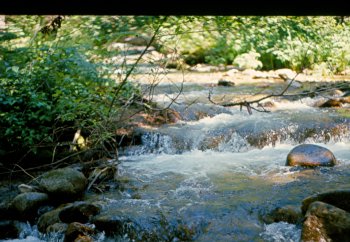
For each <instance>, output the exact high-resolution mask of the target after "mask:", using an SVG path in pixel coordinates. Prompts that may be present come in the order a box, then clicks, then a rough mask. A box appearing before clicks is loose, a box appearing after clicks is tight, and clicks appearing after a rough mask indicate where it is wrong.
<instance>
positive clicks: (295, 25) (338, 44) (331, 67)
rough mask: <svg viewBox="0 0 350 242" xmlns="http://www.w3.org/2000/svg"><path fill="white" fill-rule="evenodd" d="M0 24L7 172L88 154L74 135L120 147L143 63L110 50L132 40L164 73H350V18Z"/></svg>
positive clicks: (2, 146)
mask: <svg viewBox="0 0 350 242" xmlns="http://www.w3.org/2000/svg"><path fill="white" fill-rule="evenodd" d="M0 22H1V23H0V28H1V29H0V157H2V159H1V160H2V161H1V162H4V163H5V162H9V163H11V162H18V161H19V160H23V159H24V157H27V158H28V157H32V158H33V157H34V158H35V159H38V157H39V156H42V157H44V158H43V159H44V160H45V159H46V162H53V161H55V159H62V157H64V156H68V155H69V154H70V152H72V151H74V152H76V151H77V150H79V149H82V144H80V146H79V143H72V140H73V137H74V134H76V132H77V131H79V132H82V133H84V136H85V137H88V140H84V146H85V147H89V148H91V147H104V148H105V149H109V148H108V147H107V148H106V144H108V145H109V146H113V147H114V148H118V142H117V141H116V139H115V135H116V133H115V131H116V129H118V128H120V127H123V125H125V121H122V120H123V119H122V116H123V115H126V114H125V110H126V109H127V108H130V107H131V106H137V105H139V106H140V103H141V104H142V103H143V102H144V100H143V96H142V93H141V91H140V87H139V86H137V85H135V84H134V83H133V82H132V81H131V80H129V75H130V73H131V72H133V71H135V70H136V69H135V66H136V65H137V64H138V61H136V63H134V64H128V63H127V62H126V61H123V58H122V57H120V59H121V60H119V62H118V63H119V64H116V63H115V61H111V60H113V57H115V56H117V55H119V56H120V53H121V52H123V51H124V52H125V56H126V55H128V54H130V51H129V52H126V50H123V49H120V48H114V47H113V46H115V44H116V43H125V42H126V41H127V40H130V38H133V40H134V41H136V42H137V41H138V42H140V43H136V42H135V43H134V44H137V45H144V46H146V49H147V48H150V47H152V48H154V49H155V50H156V51H157V52H159V53H161V54H162V55H163V56H164V58H163V59H162V62H159V63H157V64H158V65H160V66H163V67H164V68H174V69H178V70H182V71H184V70H187V69H189V68H190V67H191V66H194V65H197V64H210V65H219V66H222V67H223V68H225V67H227V66H234V67H235V68H238V69H256V70H273V69H280V68H289V69H292V70H294V71H297V72H308V73H319V74H321V75H325V76H327V75H328V76H329V75H333V74H346V73H348V72H349V65H350V41H349V40H350V23H349V21H348V19H347V17H336V16H317V17H315V16H314V17H293V16H290V17H287V16H274V17H268V16H265V17H259V16H252V17H242V16H183V17H181V16H168V17H164V16H2V18H1V21H0ZM144 53H145V52H141V53H140V57H142V55H143V54H144ZM125 59H126V57H125ZM140 59H141V58H140ZM144 62H149V63H150V64H153V63H151V62H152V60H145V61H144ZM146 107H149V105H147V106H145V105H143V106H142V105H141V108H143V109H147V108H146ZM72 145H73V146H75V147H74V148H73V149H72ZM45 154H47V155H45ZM55 154H57V155H55ZM58 154H60V155H58ZM63 154H64V155H63ZM47 157H50V159H48V160H47ZM28 160H30V162H33V159H28ZM39 160H40V159H39Z"/></svg>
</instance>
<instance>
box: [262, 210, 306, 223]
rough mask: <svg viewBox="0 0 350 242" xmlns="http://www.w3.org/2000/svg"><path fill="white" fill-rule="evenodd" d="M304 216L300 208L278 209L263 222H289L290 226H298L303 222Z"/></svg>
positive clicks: (265, 217) (266, 216)
mask: <svg viewBox="0 0 350 242" xmlns="http://www.w3.org/2000/svg"><path fill="white" fill-rule="evenodd" d="M302 218H303V216H302V214H301V211H300V208H299V209H298V208H296V207H293V206H285V207H278V208H275V209H274V210H272V211H271V212H270V213H268V214H267V215H265V216H264V218H263V221H264V222H265V223H267V224H271V223H277V222H287V223H290V224H297V223H299V222H301V220H302Z"/></svg>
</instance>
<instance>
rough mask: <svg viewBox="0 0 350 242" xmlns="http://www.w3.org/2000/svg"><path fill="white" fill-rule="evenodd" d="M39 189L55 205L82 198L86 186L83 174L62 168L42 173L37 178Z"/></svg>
mask: <svg viewBox="0 0 350 242" xmlns="http://www.w3.org/2000/svg"><path fill="white" fill-rule="evenodd" d="M38 183H39V187H40V188H41V189H42V190H43V191H45V192H46V193H47V194H49V196H50V198H52V200H54V201H55V202H57V203H62V202H71V201H74V200H77V199H79V198H81V197H82V195H83V194H84V191H85V188H86V186H87V179H86V177H85V176H84V174H83V173H81V172H79V171H77V170H74V169H72V168H62V169H57V170H53V171H49V172H46V173H44V174H43V175H42V176H40V177H39V178H38Z"/></svg>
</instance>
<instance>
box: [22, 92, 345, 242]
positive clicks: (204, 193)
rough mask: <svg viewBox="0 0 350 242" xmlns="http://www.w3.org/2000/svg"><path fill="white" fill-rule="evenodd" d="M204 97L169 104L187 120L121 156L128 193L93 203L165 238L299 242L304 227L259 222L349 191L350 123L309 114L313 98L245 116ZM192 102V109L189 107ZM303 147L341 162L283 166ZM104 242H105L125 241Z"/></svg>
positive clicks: (328, 112) (319, 112)
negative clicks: (317, 197) (315, 198)
mask: <svg viewBox="0 0 350 242" xmlns="http://www.w3.org/2000/svg"><path fill="white" fill-rule="evenodd" d="M237 89H238V90H237ZM157 90H158V92H155V93H153V95H154V96H153V97H154V98H155V100H157V101H158V102H159V103H163V102H164V105H166V104H167V103H168V102H169V99H167V97H169V96H170V97H171V96H172V95H175V91H174V90H173V89H171V87H170V86H159V88H158V89H157ZM256 91H257V90H256V89H254V87H249V86H242V88H241V89H239V88H237V87H234V88H221V87H218V88H217V89H215V90H214V94H216V98H217V99H218V98H220V97H223V96H225V97H228V96H229V95H232V94H234V93H235V92H237V93H238V92H245V93H247V92H248V93H254V92H256ZM215 92H216V93H215ZM207 96H208V88H206V87H205V86H200V85H192V86H191V85H189V86H187V87H185V88H184V92H183V94H182V95H181V96H180V97H179V98H178V100H177V102H176V103H174V104H173V107H174V108H175V109H176V110H178V111H179V112H180V114H181V115H182V117H183V121H179V122H177V123H176V124H173V125H164V126H162V127H160V128H159V129H156V130H154V129H153V130H148V131H144V134H143V136H142V145H139V146H135V147H130V148H129V149H126V150H124V151H123V152H122V155H121V157H120V160H121V161H122V162H121V164H120V166H119V175H120V177H123V178H125V179H126V180H127V182H126V185H125V186H124V189H123V192H118V193H117V192H113V191H111V192H106V193H105V194H103V195H99V196H97V197H96V196H95V197H92V198H90V199H91V200H101V201H103V202H104V206H105V207H104V210H105V211H107V212H108V211H113V210H115V209H117V210H120V211H123V212H124V213H125V214H128V216H131V217H132V218H133V220H134V221H135V222H136V223H137V224H138V225H139V226H140V227H141V228H142V230H147V231H153V232H154V233H156V234H157V238H158V239H159V240H161V239H162V240H164V241H166V240H167V241H183V240H189V239H191V240H194V241H276V242H277V241H299V238H300V233H301V228H300V226H299V225H294V224H289V223H286V222H278V223H272V224H265V223H264V220H263V219H262V218H263V217H264V216H265V215H266V214H267V213H269V212H270V211H272V210H273V209H274V208H277V207H282V206H286V205H292V206H295V207H300V205H301V201H302V200H303V199H304V198H305V197H307V196H309V195H313V194H315V193H319V192H324V191H327V190H333V189H342V188H349V176H350V149H349V148H350V139H349V132H348V130H349V127H350V124H349V121H350V120H349V119H348V118H346V117H343V116H342V115H341V114H340V113H339V112H338V111H336V110H333V109H320V108H315V107H313V105H314V104H315V103H316V102H317V101H319V99H320V98H317V97H316V98H303V99H301V100H299V99H298V100H288V99H276V100H274V102H275V106H274V108H273V111H272V112H271V113H259V112H253V114H252V115H249V114H248V112H247V111H246V110H242V111H240V109H239V107H230V108H223V107H218V106H216V105H213V104H211V103H209V102H208V100H207ZM193 100H196V104H192V105H188V104H190V103H191V102H193ZM300 143H312V144H318V145H321V146H323V147H326V148H328V149H330V150H331V151H332V152H333V153H334V155H335V157H336V158H337V160H338V161H339V165H336V166H335V167H322V168H315V169H301V168H295V167H287V166H285V162H286V157H287V154H288V153H289V151H290V150H291V149H292V148H293V147H295V146H296V145H298V144H300ZM29 230H30V229H29ZM30 231H32V232H31V233H33V231H35V228H34V230H33V228H31V230H30ZM140 233H141V232H140ZM26 236H27V239H28V238H31V237H30V236H32V237H33V238H38V236H36V235H35V234H34V235H33V234H30V233H27V234H26V235H24V236H23V238H25V237H26ZM28 236H29V237H28ZM99 236H100V237H99V238H97V240H99V241H114V240H120V241H124V240H125V241H127V237H118V239H117V238H114V239H113V238H109V237H108V236H104V235H103V234H102V235H101V234H100V235H99ZM16 241H21V240H16ZM25 241H38V240H25ZM44 241H45V239H44ZM57 241H58V240H57Z"/></svg>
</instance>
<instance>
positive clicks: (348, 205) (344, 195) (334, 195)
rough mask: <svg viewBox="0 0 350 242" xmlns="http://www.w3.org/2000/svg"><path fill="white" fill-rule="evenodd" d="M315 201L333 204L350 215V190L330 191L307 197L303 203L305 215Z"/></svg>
mask: <svg viewBox="0 0 350 242" xmlns="http://www.w3.org/2000/svg"><path fill="white" fill-rule="evenodd" d="M315 201H320V202H324V203H328V204H331V205H333V206H336V207H338V208H341V209H343V210H345V211H347V212H349V213H350V190H336V191H329V192H325V193H320V194H317V195H314V196H310V197H307V198H305V199H304V200H303V202H302V206H301V210H302V213H303V214H305V213H306V211H307V209H308V208H309V205H310V204H311V203H313V202H315Z"/></svg>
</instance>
